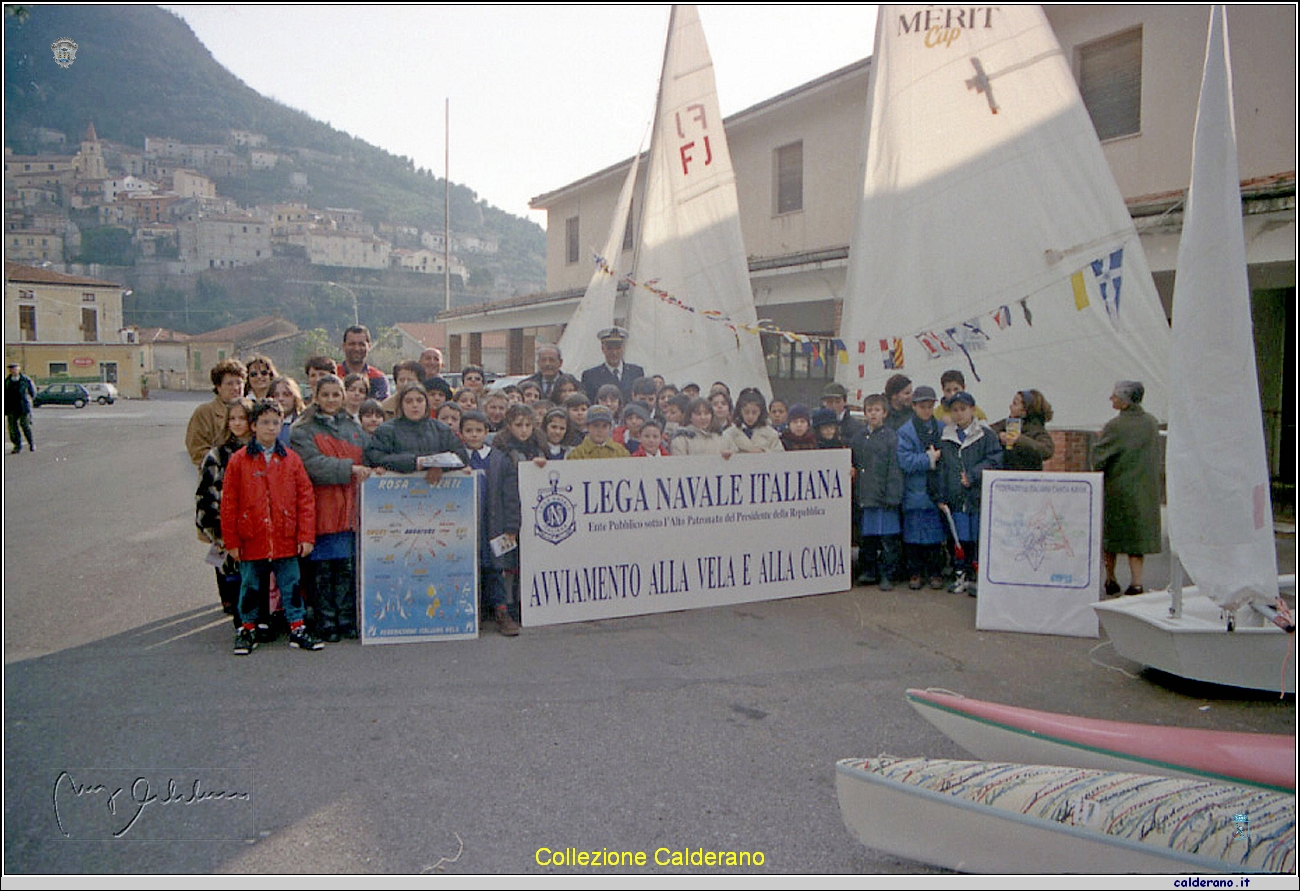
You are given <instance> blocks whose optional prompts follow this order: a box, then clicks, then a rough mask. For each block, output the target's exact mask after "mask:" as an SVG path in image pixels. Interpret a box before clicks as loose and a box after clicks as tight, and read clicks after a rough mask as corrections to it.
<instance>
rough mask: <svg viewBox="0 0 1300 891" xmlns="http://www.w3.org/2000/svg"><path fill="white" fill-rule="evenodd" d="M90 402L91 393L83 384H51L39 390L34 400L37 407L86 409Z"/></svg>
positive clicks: (33, 402)
mask: <svg viewBox="0 0 1300 891" xmlns="http://www.w3.org/2000/svg"><path fill="white" fill-rule="evenodd" d="M88 402H90V393H89V392H87V391H86V388H85V387H83V386H82V385H81V384H50V385H49V386H48V387H42V388H41V389H40V390H37V391H36V398H35V399H34V400H32V404H33V405H35V406H41V405H71V406H75V407H76V408H85V407H86V403H88Z"/></svg>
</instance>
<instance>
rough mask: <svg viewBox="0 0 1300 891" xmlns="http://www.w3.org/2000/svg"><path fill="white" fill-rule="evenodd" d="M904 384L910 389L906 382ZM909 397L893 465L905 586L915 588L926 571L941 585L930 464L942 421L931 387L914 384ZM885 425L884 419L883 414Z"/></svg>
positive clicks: (939, 532)
mask: <svg viewBox="0 0 1300 891" xmlns="http://www.w3.org/2000/svg"><path fill="white" fill-rule="evenodd" d="M907 389H909V390H910V389H911V384H910V382H909V383H908V384H907ZM886 398H888V397H886ZM910 398H911V403H912V410H911V412H910V413H909V416H908V417H907V419H906V420H905V421H904V422H903V424H902V425H901V426H899V427H898V428H897V432H898V466H899V468H900V469H901V470H902V471H903V550H904V556H905V558H906V563H907V565H908V568H909V571H910V575H911V580H910V581H909V582H908V584H907V587H909V588H910V589H912V590H913V591H919V590H920V589H921V587H922V585H923V584H924V579H925V577H926V576H929V579H930V587H931V588H932V589H934V590H936V591H937V590H939V589H941V588H942V587H943V547H942V545H943V542H944V538H945V537H946V533H945V532H944V525H943V517H941V516H940V515H939V509H938V507H936V505H935V497H936V495H937V488H938V480H937V474H936V472H935V468H936V467H937V466H938V464H939V455H940V452H939V441H940V439H941V437H942V436H943V425H941V424H940V423H939V422H938V421H936V420H935V419H934V403H935V392H934V390H933V388H931V387H917V388H916V389H915V390H912V394H911V397H910ZM890 407H891V408H894V407H895V406H892V405H891V406H890ZM885 425H886V426H888V425H889V420H888V418H886V420H885Z"/></svg>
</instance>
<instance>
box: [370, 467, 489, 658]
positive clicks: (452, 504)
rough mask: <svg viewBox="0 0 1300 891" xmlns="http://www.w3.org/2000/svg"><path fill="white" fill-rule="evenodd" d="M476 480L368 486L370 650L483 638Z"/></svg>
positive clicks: (408, 480)
mask: <svg viewBox="0 0 1300 891" xmlns="http://www.w3.org/2000/svg"><path fill="white" fill-rule="evenodd" d="M475 494H476V493H475V486H474V479H473V477H471V476H469V475H467V474H458V473H447V474H444V475H443V477H442V480H441V481H440V482H439V483H437V484H436V485H435V484H430V483H428V482H426V481H425V479H424V476H423V474H393V473H389V474H385V475H383V476H372V477H370V478H369V479H368V480H366V481H365V482H364V483H363V484H362V486H361V537H360V541H361V559H360V577H361V584H360V588H361V597H360V603H359V604H358V606H359V609H360V612H361V642H362V643H367V644H371V643H407V642H410V641H421V640H468V639H473V638H476V637H478V551H477V547H478V528H477V521H478V509H477V504H476V501H475Z"/></svg>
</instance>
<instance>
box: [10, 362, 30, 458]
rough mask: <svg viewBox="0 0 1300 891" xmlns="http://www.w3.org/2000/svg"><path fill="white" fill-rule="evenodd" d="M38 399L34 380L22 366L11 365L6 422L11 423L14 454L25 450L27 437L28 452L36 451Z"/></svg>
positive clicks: (14, 363) (11, 363)
mask: <svg viewBox="0 0 1300 891" xmlns="http://www.w3.org/2000/svg"><path fill="white" fill-rule="evenodd" d="M35 398H36V387H35V386H34V385H33V384H32V379H31V378H30V377H28V376H27V375H25V374H23V370H22V366H20V365H19V364H18V363H17V362H10V363H9V374H8V375H7V376H6V377H5V420H6V421H7V422H8V423H9V441H10V442H12V443H13V444H14V451H13V453H14V454H15V455H17V454H18V453H19V452H21V451H22V450H23V441H22V437H23V436H24V435H25V436H26V437H27V450H28V451H30V452H34V451H36V446H35V445H33V444H32V400H33V399H35Z"/></svg>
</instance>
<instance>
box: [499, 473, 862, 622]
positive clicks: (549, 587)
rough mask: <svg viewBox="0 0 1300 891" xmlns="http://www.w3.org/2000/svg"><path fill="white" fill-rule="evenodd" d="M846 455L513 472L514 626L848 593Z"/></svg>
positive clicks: (849, 497)
mask: <svg viewBox="0 0 1300 891" xmlns="http://www.w3.org/2000/svg"><path fill="white" fill-rule="evenodd" d="M849 458H850V456H849V451H848V450H847V449H828V450H824V451H816V452H813V451H808V452H774V453H768V454H762V455H752V454H746V455H735V456H733V457H732V458H731V459H730V460H724V459H723V458H721V457H714V456H696V457H677V458H647V459H644V460H642V459H639V458H638V459H632V460H604V461H553V462H551V463H549V464H547V465H546V466H545V467H541V468H539V467H537V466H536V465H534V464H531V463H523V464H520V465H519V498H520V504H521V505H522V508H523V523H522V527H521V529H520V545H521V548H522V553H521V569H520V590H519V600H520V603H521V604H522V609H523V623H524V624H525V625H528V626H533V625H554V624H559V623H562V622H581V621H586V620H590V619H605V618H611V617H614V616H633V615H641V614H644V613H656V612H668V611H671V610H680V609H697V608H700V607H710V606H720V605H724V604H735V603H749V602H752V601H756V600H775V599H778V598H781V597H796V596H800V595H804V594H824V593H828V592H831V591H844V590H847V589H848V588H849V587H851V585H852V580H851V575H850V573H851V572H852V568H853V567H852V562H853V560H852V554H851V553H850V550H849V547H850V545H849V523H850V519H849V506H850V504H851V501H852V482H851V479H850V473H849Z"/></svg>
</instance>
